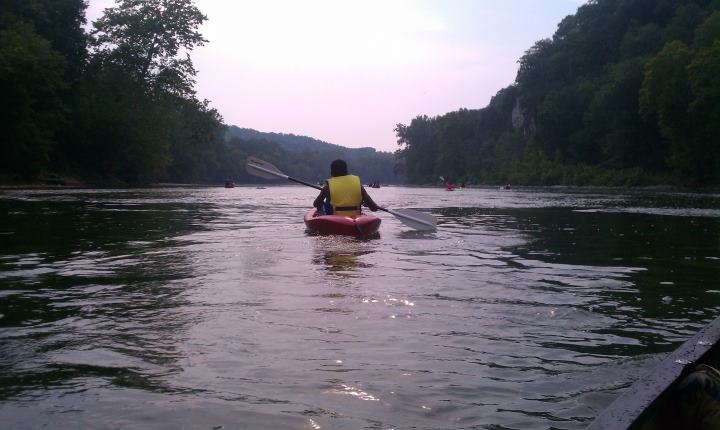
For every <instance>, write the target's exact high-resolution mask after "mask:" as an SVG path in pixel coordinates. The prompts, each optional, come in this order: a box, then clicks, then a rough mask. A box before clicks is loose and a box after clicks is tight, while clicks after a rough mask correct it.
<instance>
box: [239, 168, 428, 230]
mask: <svg viewBox="0 0 720 430" xmlns="http://www.w3.org/2000/svg"><path fill="white" fill-rule="evenodd" d="M245 169H246V170H247V171H248V173H250V174H251V175H253V176H257V177H260V178H264V179H277V178H283V179H287V180H288V181H292V182H296V183H298V184H303V185H307V186H308V187H313V188H316V189H318V190H321V189H322V187H321V186H319V185H315V184H312V183H310V182H305V181H301V180H300V179H295V178H291V177H290V176H288V175H286V174H284V173H283V172H282V171H280V169H278V168H277V167H275V166H274V165H272V164H270V163H268V162H267V161H264V160H261V159H259V158H257V157H252V156H251V157H248V158H247V161H246V162H245ZM378 209H380V210H381V211H384V212H387V213H389V214H391V215H393V216H395V217H396V218H397V219H398V220H400V222H402V223H403V224H405V225H407V226H409V227H412V228H414V229H415V230H421V231H432V230H436V229H437V220H436V219H435V217H434V216H432V215H428V214H426V213H423V212H420V211H416V210H412V209H397V210H393V209H386V208H384V207H380V206H378Z"/></svg>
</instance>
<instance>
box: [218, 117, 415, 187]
mask: <svg viewBox="0 0 720 430" xmlns="http://www.w3.org/2000/svg"><path fill="white" fill-rule="evenodd" d="M226 136H227V138H228V144H229V145H230V146H231V147H233V148H235V149H236V150H238V151H240V152H243V150H244V152H245V153H247V155H255V156H258V157H261V158H263V157H264V159H266V160H267V161H270V162H272V163H273V164H276V165H277V166H278V167H279V168H281V169H283V171H284V172H285V173H287V174H288V175H290V176H294V177H298V178H304V179H306V180H311V181H315V182H317V181H323V180H325V179H326V178H327V177H328V176H329V174H330V163H331V162H332V161H333V160H335V159H337V158H342V159H344V160H345V161H347V163H348V167H349V169H350V171H351V172H352V173H354V174H356V175H358V176H360V178H361V179H362V180H363V181H364V182H365V183H368V182H374V181H379V182H381V183H384V184H398V183H402V182H403V178H402V177H400V176H398V175H396V174H395V171H394V170H395V164H396V160H395V155H394V154H392V153H389V152H379V151H376V150H375V149H374V148H346V147H343V146H339V145H334V144H331V143H327V142H323V141H321V140H317V139H313V138H311V137H307V136H297V135H294V134H283V133H263V132H260V131H257V130H253V129H249V128H239V127H235V126H231V127H229V128H228V131H227V135H226ZM281 166H283V167H281ZM238 177H239V179H240V180H241V181H243V182H246V181H252V180H253V179H252V178H250V177H247V176H246V175H245V174H244V173H240V174H238Z"/></svg>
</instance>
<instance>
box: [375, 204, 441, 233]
mask: <svg viewBox="0 0 720 430" xmlns="http://www.w3.org/2000/svg"><path fill="white" fill-rule="evenodd" d="M384 210H385V211H386V212H388V213H391V214H393V215H394V216H395V218H397V219H398V220H400V222H402V223H403V224H405V225H407V226H408V227H412V228H414V229H415V230H420V231H435V230H437V219H435V217H434V216H432V215H428V214H426V213H423V212H420V211H415V210H412V209H396V210H393V209H384Z"/></svg>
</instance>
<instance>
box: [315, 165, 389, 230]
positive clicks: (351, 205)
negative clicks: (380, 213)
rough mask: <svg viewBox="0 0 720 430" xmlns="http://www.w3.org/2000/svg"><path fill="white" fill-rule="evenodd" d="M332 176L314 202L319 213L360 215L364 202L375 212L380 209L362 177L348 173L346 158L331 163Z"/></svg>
mask: <svg viewBox="0 0 720 430" xmlns="http://www.w3.org/2000/svg"><path fill="white" fill-rule="evenodd" d="M330 176H331V178H329V179H328V180H327V181H326V182H325V185H324V186H323V187H322V190H320V194H318V196H317V198H316V199H315V201H314V202H313V206H315V207H316V208H317V211H318V215H330V214H333V215H347V216H353V215H360V211H361V209H360V207H361V206H362V205H363V204H365V205H366V206H367V207H369V208H370V210H371V211H373V212H375V211H376V210H378V205H377V204H375V202H374V201H373V199H372V198H370V196H369V195H368V193H367V191H365V187H363V186H362V183H361V182H360V178H359V177H357V176H355V175H349V174H348V169H347V163H345V161H344V160H335V161H333V162H332V163H331V164H330Z"/></svg>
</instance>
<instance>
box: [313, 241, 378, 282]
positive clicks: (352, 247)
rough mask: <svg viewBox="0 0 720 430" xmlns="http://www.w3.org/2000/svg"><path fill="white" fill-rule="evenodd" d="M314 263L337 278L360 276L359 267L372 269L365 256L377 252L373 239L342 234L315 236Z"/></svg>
mask: <svg viewBox="0 0 720 430" xmlns="http://www.w3.org/2000/svg"><path fill="white" fill-rule="evenodd" d="M312 239H313V253H314V256H313V260H312V262H313V264H315V265H317V266H320V267H322V268H323V269H324V270H326V271H327V272H328V274H330V275H331V276H333V277H335V278H337V279H351V278H357V277H358V276H360V273H359V270H358V269H372V267H373V264H371V263H369V262H367V260H366V259H365V258H363V257H365V256H367V255H370V254H372V253H373V252H375V250H376V247H375V246H374V244H373V240H372V239H357V238H351V237H342V236H313V237H312Z"/></svg>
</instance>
